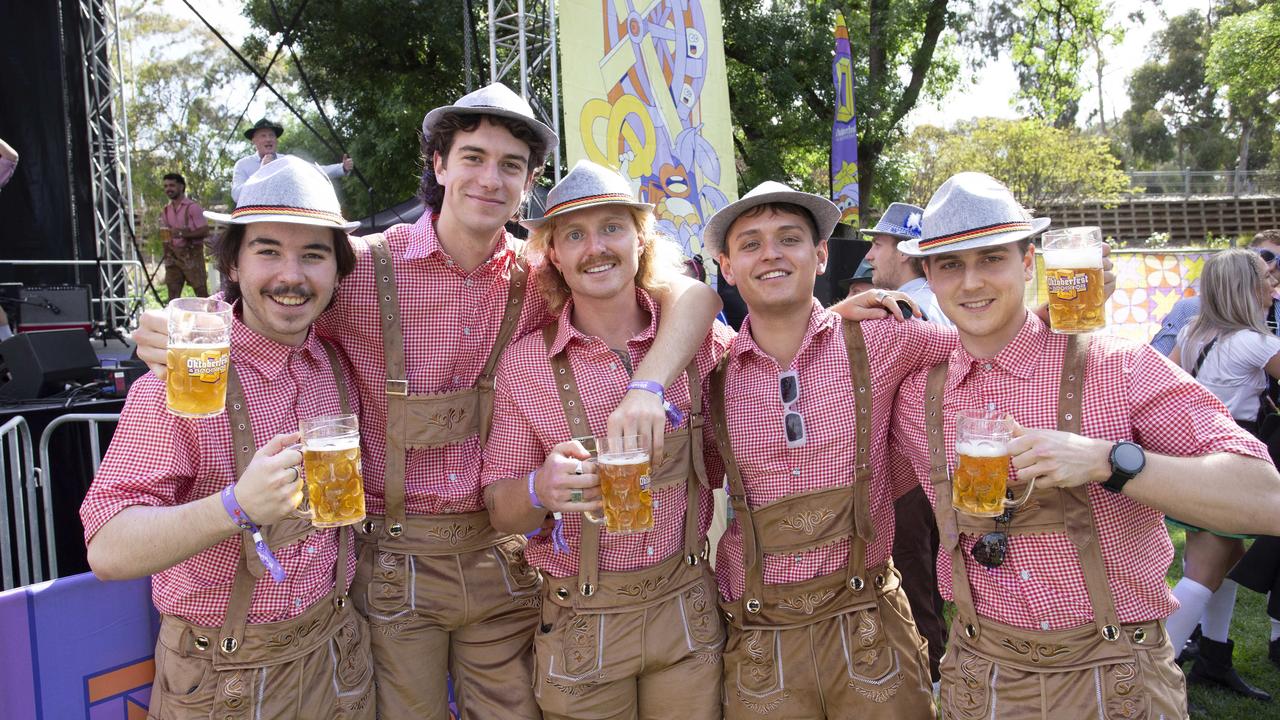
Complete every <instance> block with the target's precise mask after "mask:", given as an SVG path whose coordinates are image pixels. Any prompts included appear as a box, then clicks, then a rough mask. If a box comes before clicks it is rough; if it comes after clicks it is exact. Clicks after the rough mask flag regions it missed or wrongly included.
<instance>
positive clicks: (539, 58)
mask: <svg viewBox="0 0 1280 720" xmlns="http://www.w3.org/2000/svg"><path fill="white" fill-rule="evenodd" d="M555 5H556V4H555V0H489V81H490V82H502V83H504V84H506V85H507V87H512V88H516V89H517V90H518V91H519V93H520V95H521V96H522V97H523V98H524V99H525V100H527V101H529V105H530V106H532V107H533V114H534V116H535V117H537V118H538V120H540V121H542V122H544V123H546V124H547V125H548V126H550V127H551V129H552V130H555V132H556V135H557V136H558V135H560V78H559V67H558V62H559V58H558V57H557V52H556V7H555ZM551 154H552V160H553V162H554V164H555V168H554V172H555V179H556V181H557V182H558V181H559V180H560V174H561V166H562V163H561V160H560V146H559V144H557V145H556V147H554V148H552V153H551Z"/></svg>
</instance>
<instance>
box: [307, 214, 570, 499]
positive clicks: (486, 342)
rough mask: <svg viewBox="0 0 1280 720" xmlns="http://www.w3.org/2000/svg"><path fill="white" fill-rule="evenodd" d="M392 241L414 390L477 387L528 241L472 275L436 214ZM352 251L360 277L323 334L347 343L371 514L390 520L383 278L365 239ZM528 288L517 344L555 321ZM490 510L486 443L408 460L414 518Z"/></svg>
mask: <svg viewBox="0 0 1280 720" xmlns="http://www.w3.org/2000/svg"><path fill="white" fill-rule="evenodd" d="M384 237H385V239H386V244H387V248H388V249H389V250H390V253H391V256H392V264H393V265H394V266H395V280H396V291H397V293H398V294H399V300H400V317H401V324H402V327H403V330H404V346H405V347H404V354H405V371H406V379H407V380H408V381H409V392H410V393H411V394H414V395H431V394H438V393H445V392H452V391H454V390H461V389H465V388H469V387H472V386H473V385H474V384H475V382H476V378H478V377H479V376H480V372H481V370H483V368H484V361H485V359H486V358H488V356H489V349H490V348H492V347H493V345H494V343H495V342H496V341H497V338H498V327H499V325H500V324H501V322H502V312H503V309H504V306H505V304H506V302H507V288H508V286H509V282H510V279H511V268H512V265H513V264H514V262H515V259H516V251H517V249H518V248H519V247H520V241H519V240H517V239H516V238H514V237H513V236H511V235H505V236H504V238H503V240H502V242H500V243H498V244H497V245H496V246H495V248H494V252H493V255H492V256H490V258H489V259H488V260H486V261H485V262H484V263H482V264H481V265H480V266H479V267H477V268H476V269H475V270H472V271H471V272H469V273H468V272H466V271H465V270H463V269H462V268H460V267H458V265H457V264H456V263H455V262H454V261H453V259H452V258H451V257H449V255H448V254H447V253H446V252H445V250H444V248H443V247H442V246H441V245H440V240H439V238H438V237H437V236H436V231H435V216H434V215H432V214H431V213H429V212H428V213H425V214H424V215H423V216H422V218H421V219H420V220H418V222H416V223H414V224H412V225H396V226H395V227H392V228H390V229H389V230H387V232H386V233H385V235H384ZM352 244H353V246H354V247H355V250H356V258H357V262H356V269H355V271H354V272H353V273H351V275H349V276H348V277H346V278H344V279H343V280H342V289H341V290H340V291H339V292H338V300H337V302H336V303H335V304H334V306H333V308H332V312H328V313H325V315H324V316H323V317H322V318H321V319H320V320H319V322H317V328H318V329H319V332H320V334H321V335H323V336H324V337H326V338H333V340H334V341H335V342H337V343H339V344H341V345H342V348H343V350H345V351H346V353H347V356H348V357H350V358H351V364H352V365H353V366H354V367H355V373H356V381H357V384H358V385H359V386H360V401H361V404H362V407H363V412H364V414H363V415H361V416H360V428H361V431H362V432H361V445H362V447H363V452H364V483H365V493H366V496H367V502H368V509H369V512H370V513H374V514H381V513H384V512H386V503H385V500H384V494H385V493H384V488H385V487H386V485H385V483H384V479H383V477H384V474H385V472H386V443H387V435H386V427H387V396H386V380H387V369H386V363H385V359H384V355H383V349H382V325H381V323H380V321H379V318H380V315H379V310H378V288H377V284H376V281H375V278H374V275H373V273H374V264H375V260H374V259H373V256H372V255H371V254H370V252H369V246H368V245H367V244H366V243H365V241H364V240H362V239H360V238H353V239H352ZM528 290H529V292H527V293H525V298H524V308H523V311H522V312H521V314H520V321H519V326H518V327H517V328H516V334H515V337H517V338H518V337H521V336H523V335H525V334H527V333H528V332H529V331H531V330H535V329H537V328H540V327H542V326H543V325H544V324H546V322H547V321H548V319H549V318H548V313H547V305H546V302H545V301H544V300H543V299H542V296H541V295H540V294H539V293H538V292H537V291H536V290H535V289H534V288H532V287H530V288H528ZM482 509H484V497H483V495H482V493H481V490H480V438H479V437H478V436H473V437H471V438H468V439H467V440H466V441H464V442H460V443H455V444H453V445H448V446H445V447H441V448H432V449H411V450H409V451H408V452H407V453H406V457H405V510H406V512H408V513H410V514H416V515H423V514H441V513H463V512H474V511H477V510H482Z"/></svg>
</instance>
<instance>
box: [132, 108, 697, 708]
mask: <svg viewBox="0 0 1280 720" xmlns="http://www.w3.org/2000/svg"><path fill="white" fill-rule="evenodd" d="M557 142H558V140H557V138H556V135H555V133H554V132H553V131H552V130H551V128H549V127H547V126H546V125H544V124H543V123H541V122H539V121H538V120H536V119H535V118H534V116H533V110H532V108H531V107H530V106H529V104H528V103H527V102H525V101H524V100H523V99H522V98H521V97H520V96H519V95H516V94H515V93H513V92H512V91H511V90H510V89H508V88H507V87H505V86H504V85H502V84H500V83H494V84H492V85H489V86H487V87H484V88H481V89H479V90H477V91H475V92H473V93H471V94H469V95H466V96H464V97H463V98H461V99H460V100H459V101H458V102H457V103H455V104H453V105H447V106H444V107H439V108H436V109H434V110H432V111H431V112H429V113H427V115H426V117H425V118H424V119H423V136H422V154H423V158H424V161H425V162H424V169H423V174H422V182H421V186H420V194H421V197H422V199H423V202H424V204H425V205H426V206H427V212H425V213H423V215H422V217H421V219H419V220H418V222H416V223H414V224H412V225H396V226H394V227H392V228H390V229H388V230H387V231H386V232H385V233H384V234H382V235H373V236H368V237H365V238H360V239H357V240H356V241H355V251H356V258H357V264H356V269H355V271H354V272H353V273H352V275H351V277H349V278H348V279H347V280H346V282H345V283H344V285H343V288H342V293H340V294H339V298H338V302H337V303H335V305H334V307H333V312H330V313H326V314H325V316H324V317H323V318H322V319H321V321H320V322H319V323H318V325H317V329H318V330H319V331H320V333H321V334H322V335H323V336H325V337H331V338H333V339H334V340H335V341H337V342H338V343H340V344H341V345H342V347H343V349H344V350H345V351H346V352H347V355H348V356H349V357H350V358H351V360H352V364H353V365H354V367H355V372H356V375H357V378H358V385H359V387H360V389H361V393H362V394H361V413H362V415H361V423H360V425H361V429H362V433H361V443H362V451H363V463H364V465H363V469H364V481H365V491H366V501H367V503H368V510H369V513H370V515H369V519H368V521H367V522H366V523H364V524H363V525H361V526H360V532H359V534H358V537H357V539H358V541H359V545H360V547H359V563H358V570H357V573H356V578H355V582H354V583H353V585H352V597H353V599H354V600H355V602H356V603H357V605H358V606H359V607H360V609H361V610H362V611H363V612H365V614H366V616H367V617H368V618H369V621H370V624H371V626H372V627H373V633H372V639H373V654H374V661H375V664H376V668H377V674H378V707H379V712H380V713H381V714H382V715H383V716H384V717H396V718H399V717H415V718H447V717H448V714H449V709H448V689H447V686H446V680H445V675H446V672H447V673H448V674H449V675H450V676H451V677H452V679H453V689H454V696H455V699H456V700H457V704H458V711H459V713H460V716H461V717H462V718H511V717H519V718H525V717H536V716H537V714H538V707H537V704H536V702H535V701H534V697H533V683H532V673H533V669H532V660H533V658H532V653H531V652H530V649H531V645H532V642H533V633H534V630H535V629H536V628H537V625H538V612H539V610H538V606H539V604H540V582H541V581H540V578H539V577H538V574H537V572H536V571H534V570H532V569H531V568H529V566H528V564H527V563H526V562H525V560H524V545H525V541H524V538H522V537H520V536H518V535H509V534H506V533H502V532H499V531H497V530H495V529H494V528H493V527H492V525H491V524H490V521H489V518H488V513H487V512H486V511H485V506H484V497H483V493H482V491H481V488H480V464H481V463H480V460H481V457H480V450H481V447H482V443H483V440H484V437H485V436H486V435H487V433H488V422H489V418H490V417H491V408H492V392H493V377H494V373H495V371H496V368H497V364H498V358H499V356H500V355H501V353H502V350H503V349H505V348H506V347H507V346H508V345H510V344H511V342H513V341H514V340H516V339H518V338H520V337H523V336H524V335H526V334H528V333H529V332H531V331H533V330H535V329H538V328H540V327H542V326H543V325H545V324H546V322H547V321H548V319H549V318H548V316H547V309H546V304H545V302H543V300H542V299H541V298H540V297H539V296H538V295H537V294H536V293H532V294H529V296H526V292H525V291H526V265H525V262H524V260H523V243H522V242H521V241H519V240H517V239H516V238H515V237H513V236H512V235H510V234H508V233H506V232H505V231H504V225H505V223H506V222H507V221H508V220H510V219H511V218H512V217H513V216H514V215H515V214H516V212H517V211H518V210H519V207H520V205H521V203H522V201H523V199H524V197H525V194H526V193H527V192H528V191H529V188H530V187H531V186H532V184H533V181H534V178H535V177H536V176H537V173H538V171H539V170H540V169H541V168H542V165H543V163H544V162H545V159H546V156H547V153H548V152H549V151H550V149H551V148H552V147H553V146H554V145H555V143H557ZM659 304H660V305H661V306H662V308H663V317H665V318H666V319H667V321H666V322H664V323H663V325H662V327H661V328H660V329H659V330H658V335H657V338H656V339H655V349H654V351H653V352H651V353H650V354H649V356H648V357H647V358H646V360H645V362H644V363H643V364H642V365H641V366H640V367H638V368H636V372H635V376H634V377H635V378H636V379H637V380H648V381H651V382H653V383H655V385H654V387H653V389H655V390H656V389H658V388H661V387H663V386H665V385H666V384H667V383H669V382H671V381H673V380H674V379H676V378H677V377H678V376H679V374H680V372H681V371H682V370H683V368H684V367H685V365H686V364H688V361H689V360H690V358H691V357H692V355H693V352H694V351H695V350H696V349H697V347H698V343H699V342H700V341H701V339H702V338H703V337H704V336H705V335H706V333H707V329H708V328H709V327H710V325H711V322H712V318H713V317H714V316H715V313H716V311H717V310H718V308H719V299H718V298H717V297H716V295H715V292H714V291H713V290H711V289H710V288H708V287H706V286H705V285H701V284H699V283H697V282H695V281H693V280H690V279H688V278H677V279H675V280H674V281H673V282H672V283H671V287H670V288H669V289H668V291H667V292H665V293H663V295H662V297H661V298H660V300H659ZM158 320H159V318H156V317H154V316H152V315H147V316H144V318H143V322H142V327H141V328H140V329H139V331H138V332H136V333H135V334H134V339H135V340H137V341H138V343H139V347H140V349H139V357H142V358H143V359H144V360H147V361H148V362H149V363H151V364H152V367H153V369H156V364H158V363H159V362H160V358H162V357H163V351H162V348H163V346H164V337H163V334H162V332H163V331H162V324H161V323H160V322H158ZM665 422H666V419H665V414H664V412H663V409H662V398H661V396H660V395H659V394H657V393H655V392H650V391H649V390H632V391H630V392H628V393H627V396H626V398H625V399H624V401H623V403H622V404H621V405H620V406H619V407H618V408H617V409H616V410H615V411H614V412H613V414H612V415H611V416H610V428H611V430H613V432H614V433H615V434H639V433H640V432H645V433H648V434H650V435H656V436H657V439H656V440H655V442H654V444H655V446H660V445H661V438H662V429H663V425H664V423H665ZM655 428H656V429H655ZM655 454H656V451H655Z"/></svg>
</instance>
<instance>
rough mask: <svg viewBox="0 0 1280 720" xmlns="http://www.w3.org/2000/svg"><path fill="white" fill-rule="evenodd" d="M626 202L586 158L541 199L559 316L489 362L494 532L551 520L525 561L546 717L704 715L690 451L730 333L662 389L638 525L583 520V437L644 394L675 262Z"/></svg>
mask: <svg viewBox="0 0 1280 720" xmlns="http://www.w3.org/2000/svg"><path fill="white" fill-rule="evenodd" d="M631 193H632V188H631V184H630V182H628V180H627V179H626V178H624V177H622V176H621V175H619V174H618V173H617V172H615V171H613V170H611V169H609V168H607V167H603V166H600V165H597V164H595V163H592V162H590V161H586V160H584V161H581V162H580V163H578V165H577V166H576V167H575V168H574V169H573V171H572V172H570V173H569V174H568V175H566V176H565V177H564V179H563V180H561V181H560V182H559V184H557V185H556V186H555V187H554V188H552V190H551V192H550V194H549V195H548V196H547V206H548V207H547V210H546V214H545V215H544V216H543V217H542V218H539V219H536V220H526V221H524V222H523V224H524V225H525V226H526V227H528V228H529V229H530V230H531V231H532V235H531V236H530V238H529V252H530V253H531V255H532V257H533V258H534V259H535V264H534V270H533V275H534V280H535V284H536V286H537V289H538V291H539V292H541V293H542V295H543V296H544V298H545V299H546V300H547V302H548V304H549V306H550V308H551V309H552V311H554V312H556V313H557V314H558V318H557V320H556V321H555V322H553V323H552V324H550V325H548V326H547V327H546V328H545V329H544V331H543V332H540V333H532V334H530V335H527V336H525V337H524V338H523V339H521V340H519V341H517V342H516V343H515V344H514V345H512V346H511V348H510V349H508V350H507V351H506V352H505V353H504V354H503V357H502V362H501V363H500V364H499V366H498V377H497V386H496V388H495V391H494V392H495V399H494V421H493V431H492V432H491V433H490V436H489V442H488V443H487V445H486V446H485V463H484V473H483V476H482V484H483V485H484V486H485V498H486V502H487V504H488V506H489V508H490V511H491V513H492V517H493V522H494V525H495V526H498V527H501V528H502V529H504V530H507V531H511V532H520V533H527V532H530V531H533V530H536V529H537V528H539V527H540V526H542V525H543V523H544V521H546V520H547V519H548V516H549V515H550V514H551V513H555V514H556V516H557V520H556V528H555V529H554V530H553V531H552V532H551V533H544V534H540V535H538V536H536V537H534V538H532V539H531V540H530V542H529V546H528V549H527V550H526V553H525V555H526V557H527V558H528V560H529V562H530V563H531V564H533V565H534V566H536V567H538V568H539V569H540V570H541V571H542V573H543V575H544V580H545V583H546V587H545V592H544V593H543V601H542V602H543V605H542V625H541V629H540V630H539V632H538V634H537V636H536V637H535V640H534V655H535V667H536V674H535V685H534V692H535V694H536V695H537V696H538V704H539V706H540V707H541V709H542V712H543V717H546V718H549V719H550V718H583V717H639V718H653V719H657V718H663V719H665V718H676V717H679V718H691V719H693V718H703V719H705V720H711V719H712V718H715V719H718V718H720V671H721V665H720V651H721V648H722V646H723V644H724V629H723V626H722V624H721V620H720V613H719V610H718V609H717V607H716V585H715V579H714V577H713V576H712V575H711V572H710V569H709V566H708V564H707V563H706V562H704V560H705V558H704V557H703V555H702V553H703V552H704V549H705V547H706V533H707V528H708V527H709V525H710V523H711V515H712V495H711V488H712V487H713V486H714V485H715V484H717V483H718V482H719V479H720V478H721V477H722V476H723V466H722V465H721V463H720V460H719V456H718V455H716V454H715V452H714V444H713V443H704V438H703V434H702V433H703V417H704V415H705V411H704V410H703V398H704V397H705V392H706V387H705V381H706V378H707V376H708V374H709V373H710V372H711V369H712V368H713V367H715V364H716V362H717V360H718V359H719V357H720V356H721V355H723V353H724V349H725V348H726V347H727V346H728V344H729V340H730V338H731V337H732V336H733V331H732V330H730V329H729V328H728V327H726V326H724V325H722V324H720V323H716V324H715V325H714V327H713V328H712V329H711V331H710V332H709V333H707V335H706V337H705V338H704V339H703V340H702V342H701V343H700V344H699V346H698V348H697V354H696V356H695V357H694V359H693V361H692V362H691V363H689V365H688V367H687V368H686V369H685V372H684V374H683V375H682V376H681V377H679V378H678V379H677V380H676V381H675V382H673V383H671V384H670V385H668V386H667V388H666V389H665V394H664V398H665V401H666V402H667V403H668V404H669V405H670V411H669V413H668V424H667V427H666V438H665V443H664V446H665V451H664V456H665V460H664V462H663V463H662V464H661V465H657V464H654V465H652V466H651V468H650V471H649V475H650V476H651V477H652V481H651V485H650V487H651V488H652V513H653V514H652V522H653V529H652V530H649V531H647V532H643V533H639V532H637V533H631V534H616V533H611V532H606V531H605V530H604V528H602V526H601V525H599V524H596V523H592V522H588V521H586V520H585V519H584V517H583V513H587V512H592V513H597V514H599V513H600V512H601V489H600V481H599V476H598V471H597V467H598V466H597V464H596V463H595V462H594V461H592V460H591V459H590V458H591V457H592V455H591V453H589V452H588V450H589V449H595V450H599V448H594V445H593V441H592V438H593V437H594V436H604V435H606V434H607V428H606V419H607V417H608V415H609V413H610V412H611V411H612V410H613V408H614V407H616V406H617V405H618V403H619V402H620V401H621V400H622V396H623V395H624V394H625V393H626V392H627V390H628V389H629V388H630V387H635V386H637V385H641V386H642V385H644V383H643V382H640V383H636V382H634V381H633V380H632V377H631V369H632V368H634V367H636V366H638V365H639V364H640V363H641V362H642V361H643V359H644V358H645V357H646V355H647V354H649V353H650V351H651V349H652V348H653V345H654V335H655V332H656V331H657V328H658V326H659V315H660V311H659V308H658V304H657V303H656V302H655V301H654V299H653V293H654V292H655V291H658V290H662V289H664V288H665V287H666V286H667V285H668V284H669V283H671V282H672V280H673V279H675V278H677V277H680V276H681V256H680V250H679V248H678V247H677V246H676V245H675V244H674V243H672V242H671V241H670V240H668V239H666V238H664V237H662V236H660V235H658V234H657V232H656V231H655V228H654V217H653V206H652V205H650V204H648V203H640V202H636V201H635V200H634V199H633V197H632V195H631ZM663 320H665V317H664V318H663ZM646 479H647V478H646ZM561 514H563V515H562V516H561ZM601 648H603V651H601Z"/></svg>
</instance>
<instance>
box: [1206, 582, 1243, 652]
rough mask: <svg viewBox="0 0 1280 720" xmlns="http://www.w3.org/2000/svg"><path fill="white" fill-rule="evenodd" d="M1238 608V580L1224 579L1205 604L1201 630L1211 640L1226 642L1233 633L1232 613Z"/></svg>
mask: <svg viewBox="0 0 1280 720" xmlns="http://www.w3.org/2000/svg"><path fill="white" fill-rule="evenodd" d="M1235 609H1236V581H1235V580H1223V581H1222V585H1221V586H1220V587H1218V591H1217V592H1215V593H1214V594H1213V596H1212V597H1210V598H1209V602H1208V603H1207V604H1206V605H1205V606H1204V617H1203V619H1202V620H1201V621H1200V632H1201V633H1203V634H1204V636H1205V637H1207V638H1209V639H1210V640H1217V641H1218V642H1222V643H1224V642H1226V641H1227V637H1228V636H1229V635H1230V633H1231V614H1232V613H1233V612H1235Z"/></svg>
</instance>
